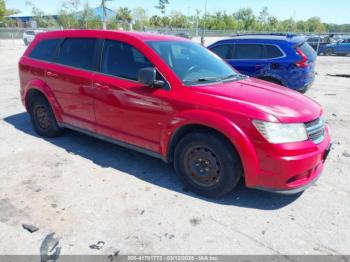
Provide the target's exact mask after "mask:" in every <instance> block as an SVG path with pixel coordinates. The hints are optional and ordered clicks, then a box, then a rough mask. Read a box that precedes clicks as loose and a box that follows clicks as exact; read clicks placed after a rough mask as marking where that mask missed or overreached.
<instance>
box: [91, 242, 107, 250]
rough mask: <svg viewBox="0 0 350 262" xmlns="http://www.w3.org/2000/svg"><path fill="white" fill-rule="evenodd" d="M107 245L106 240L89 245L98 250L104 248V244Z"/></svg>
mask: <svg viewBox="0 0 350 262" xmlns="http://www.w3.org/2000/svg"><path fill="white" fill-rule="evenodd" d="M104 245H105V242H104V241H98V242H97V243H96V244H92V245H90V246H89V247H90V248H91V249H97V250H100V249H102V248H103V246H104Z"/></svg>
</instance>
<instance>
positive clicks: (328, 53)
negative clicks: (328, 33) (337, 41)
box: [326, 48, 333, 56]
mask: <svg viewBox="0 0 350 262" xmlns="http://www.w3.org/2000/svg"><path fill="white" fill-rule="evenodd" d="M332 54H333V50H332V48H327V49H326V55H328V56H330V55H332Z"/></svg>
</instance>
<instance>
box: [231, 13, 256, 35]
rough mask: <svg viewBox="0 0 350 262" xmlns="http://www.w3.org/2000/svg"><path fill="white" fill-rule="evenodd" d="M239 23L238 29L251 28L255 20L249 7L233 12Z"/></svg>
mask: <svg viewBox="0 0 350 262" xmlns="http://www.w3.org/2000/svg"><path fill="white" fill-rule="evenodd" d="M234 16H235V18H236V20H237V21H238V24H239V27H240V28H239V29H243V30H252V29H253V27H254V24H255V22H256V18H255V15H254V12H253V10H252V9H251V8H241V9H239V10H238V11H237V12H236V13H235V14H234Z"/></svg>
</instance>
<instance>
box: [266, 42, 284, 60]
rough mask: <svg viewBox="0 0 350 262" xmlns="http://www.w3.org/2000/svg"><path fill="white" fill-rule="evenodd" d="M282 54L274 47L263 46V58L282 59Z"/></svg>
mask: <svg viewBox="0 0 350 262" xmlns="http://www.w3.org/2000/svg"><path fill="white" fill-rule="evenodd" d="M282 56H283V53H282V52H281V50H280V49H279V48H278V47H277V46H275V45H265V55H264V58H268V59H272V58H277V57H282Z"/></svg>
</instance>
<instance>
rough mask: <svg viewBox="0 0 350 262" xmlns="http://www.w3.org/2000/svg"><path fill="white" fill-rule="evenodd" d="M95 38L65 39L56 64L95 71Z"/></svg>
mask: <svg viewBox="0 0 350 262" xmlns="http://www.w3.org/2000/svg"><path fill="white" fill-rule="evenodd" d="M96 44H97V40H96V39H95V38H67V39H66V40H65V41H64V42H63V45H62V46H61V48H60V53H59V57H58V60H57V62H58V63H60V64H63V65H68V66H72V67H77V68H81V69H86V70H94V69H95V63H94V61H95V59H94V57H95V48H96Z"/></svg>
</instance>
